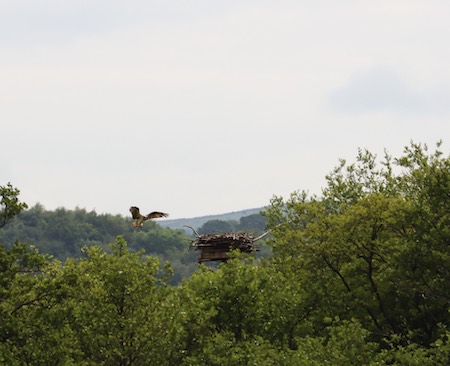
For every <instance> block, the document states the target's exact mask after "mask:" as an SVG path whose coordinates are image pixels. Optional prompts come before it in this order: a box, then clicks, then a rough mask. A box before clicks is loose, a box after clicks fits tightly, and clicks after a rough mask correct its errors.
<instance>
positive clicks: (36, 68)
mask: <svg viewBox="0 0 450 366" xmlns="http://www.w3.org/2000/svg"><path fill="white" fill-rule="evenodd" d="M449 34H450V2H449V1H447V0H428V1H422V0H420V1H416V0H377V1H365V0H341V1H332V0H295V1H294V0H292V1H289V0H286V1H285V0H274V1H268V0H238V1H235V0H227V1H212V0H192V1H189V0H183V1H182V0H166V1H162V0H159V1H152V0H89V1H87V0H86V1H84V0H76V1H75V0H67V1H60V0H40V1H37V0H14V1H7V0H0V141H1V145H0V146H1V150H2V157H1V158H0V185H2V186H4V185H6V184H7V183H8V182H11V184H12V185H13V186H14V187H16V188H18V189H19V190H20V196H19V198H20V199H21V201H23V202H26V203H27V204H28V205H29V206H30V207H31V206H33V205H34V204H36V203H40V204H41V205H43V206H44V207H45V208H46V209H48V210H53V209H56V208H58V207H65V208H67V209H74V208H77V207H78V208H84V209H86V210H88V211H91V210H95V211H96V212H97V213H99V214H102V213H110V214H120V215H124V216H126V215H129V212H128V208H129V207H130V206H131V205H136V206H139V207H140V208H141V210H142V211H149V212H150V211H154V210H158V211H165V212H168V213H169V214H170V218H172V219H175V218H188V217H196V216H204V215H210V214H220V213H226V212H231V211H239V210H243V209H249V208H256V207H263V206H266V205H268V204H269V203H270V200H271V198H272V197H274V196H281V197H284V198H288V197H289V195H290V194H291V193H293V192H295V191H302V190H305V191H308V192H310V193H311V194H320V192H321V188H323V187H324V185H325V176H326V175H327V174H328V173H329V172H330V171H331V170H332V169H333V168H334V167H336V166H337V165H338V164H339V159H346V160H348V161H349V162H352V161H355V159H356V155H357V152H358V148H362V149H368V150H370V151H371V152H374V153H376V154H378V156H380V157H382V156H383V154H384V153H383V152H384V150H387V151H388V152H389V153H390V154H391V155H393V156H400V155H401V154H402V152H403V148H404V147H405V146H406V145H409V143H410V141H414V142H417V143H424V144H428V145H429V146H430V147H432V146H434V145H435V143H436V142H437V141H439V140H443V142H444V144H443V146H442V149H443V150H444V152H446V153H448V151H449V141H448V140H449V137H450V123H449V117H450V67H449V65H450V47H448V37H449Z"/></svg>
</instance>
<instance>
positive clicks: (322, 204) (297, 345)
mask: <svg viewBox="0 0 450 366" xmlns="http://www.w3.org/2000/svg"><path fill="white" fill-rule="evenodd" d="M19 193H20V192H19V190H18V189H17V188H15V187H13V186H12V185H11V184H7V185H6V186H1V187H0V194H1V198H2V200H1V207H0V241H1V242H2V243H3V245H1V246H0V339H1V343H0V364H2V365H3V364H4V365H12V366H14V365H430V366H431V365H433V366H434V365H448V364H450V342H449V336H450V331H449V329H448V325H449V319H450V312H449V310H450V157H448V156H445V155H444V154H443V152H442V150H441V144H440V143H438V144H437V147H436V149H434V150H430V149H428V147H427V146H426V145H420V144H414V143H411V144H410V145H409V146H407V147H405V150H404V152H403V154H402V155H401V156H399V157H397V158H393V157H391V156H389V155H387V154H386V156H385V157H384V158H383V159H381V161H379V160H378V159H376V157H375V156H374V155H373V154H372V153H370V152H369V151H365V150H360V151H359V153H358V155H357V157H356V160H355V162H353V163H347V162H346V161H344V160H341V161H340V163H339V165H338V166H337V167H336V168H335V169H334V170H333V171H332V172H331V173H330V174H329V175H327V177H326V186H325V187H324V188H323V190H322V193H321V195H319V196H316V195H309V194H307V193H306V192H302V191H299V192H293V193H292V194H291V196H290V197H289V198H287V199H285V198H282V197H273V199H272V200H271V202H270V205H268V206H267V208H266V209H265V211H264V212H263V215H264V217H263V220H261V219H259V218H256V217H254V218H251V219H249V220H250V221H252V222H253V221H256V222H258V223H259V224H258V225H260V224H261V223H263V224H264V225H266V226H267V227H268V228H270V229H271V230H272V232H271V234H272V236H271V237H270V238H269V239H268V244H269V245H270V247H271V254H270V255H267V256H263V257H261V258H259V259H255V258H254V257H253V256H251V255H250V256H249V255H246V254H243V253H239V252H233V253H232V254H231V256H232V259H231V260H229V261H228V262H226V263H222V264H221V265H220V266H218V267H209V266H207V265H200V266H199V265H196V264H195V260H196V259H195V258H196V257H195V251H192V250H191V251H189V245H190V238H189V236H186V234H185V233H184V232H183V231H172V230H169V229H163V228H161V227H160V226H159V225H158V224H156V223H150V224H149V225H146V226H145V227H144V228H143V229H142V230H132V229H130V221H129V220H127V219H125V218H123V217H120V216H118V217H116V216H109V215H97V214H95V213H93V212H85V211H84V210H80V209H77V210H74V211H68V210H64V209H60V210H56V211H45V210H44V209H43V207H41V206H39V205H37V206H35V207H32V208H31V209H27V206H26V204H25V203H23V202H21V201H20V200H19ZM244 222H245V220H244ZM214 224H217V225H218V226H216V228H217V230H218V231H220V230H223V229H225V227H226V228H227V229H233V230H237V229H240V228H241V227H240V226H241V224H242V225H244V224H243V223H242V222H234V223H228V224H230V226H226V224H225V225H223V224H222V223H217V222H216V223H214V222H213V223H210V224H209V225H210V226H206V227H202V228H201V229H202V230H205V232H210V231H212V230H214V229H213V227H214ZM253 224H254V225H256V224H255V223H253ZM220 225H222V226H220ZM257 229H258V230H261V226H258V228H257ZM11 240H14V242H11ZM37 243H38V244H37ZM62 243H64V245H62ZM31 244H33V245H31ZM50 254H51V256H50ZM190 256H192V257H190ZM172 258H174V259H176V260H175V262H177V261H178V262H180V263H181V262H182V261H183V260H185V261H186V263H188V262H189V261H190V263H191V264H192V266H193V267H192V272H189V271H186V272H185V273H183V275H182V276H181V277H183V278H184V279H183V280H181V277H180V278H179V279H178V280H177V281H173V277H174V273H176V268H177V266H178V268H179V269H181V268H182V266H180V265H179V263H178V264H177V263H172V261H171V259H172ZM184 258H186V259H184ZM187 258H190V259H189V260H188V259H187ZM166 261H167V262H166ZM188 272H189V273H188Z"/></svg>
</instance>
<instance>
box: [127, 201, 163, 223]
mask: <svg viewBox="0 0 450 366" xmlns="http://www.w3.org/2000/svg"><path fill="white" fill-rule="evenodd" d="M130 212H131V216H132V217H133V220H134V221H133V223H132V224H131V225H132V226H133V227H135V228H138V227H141V226H142V225H143V224H144V221H147V220H151V219H157V218H159V217H167V216H169V214H166V213H165V212H160V211H153V212H150V213H149V214H148V215H147V216H144V215H142V214H141V213H140V212H139V208H138V207H136V206H131V207H130Z"/></svg>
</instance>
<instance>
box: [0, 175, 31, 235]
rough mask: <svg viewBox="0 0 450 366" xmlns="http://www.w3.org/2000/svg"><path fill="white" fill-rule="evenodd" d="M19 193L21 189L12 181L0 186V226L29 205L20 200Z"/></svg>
mask: <svg viewBox="0 0 450 366" xmlns="http://www.w3.org/2000/svg"><path fill="white" fill-rule="evenodd" d="M19 193H20V191H19V190H18V189H17V188H14V187H13V186H12V185H11V183H7V184H6V186H0V196H1V200H0V228H1V227H3V226H5V225H6V224H7V223H8V222H9V221H11V220H12V219H13V218H14V217H15V216H17V215H18V214H19V213H20V212H21V211H23V210H24V209H26V208H27V207H28V206H27V204H26V203H23V202H20V201H19V198H18V196H19Z"/></svg>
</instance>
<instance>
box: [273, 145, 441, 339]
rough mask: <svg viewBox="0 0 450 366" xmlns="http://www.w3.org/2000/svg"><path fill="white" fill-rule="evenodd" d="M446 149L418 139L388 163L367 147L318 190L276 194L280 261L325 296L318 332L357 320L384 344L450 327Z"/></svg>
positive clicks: (435, 333)
mask: <svg viewBox="0 0 450 366" xmlns="http://www.w3.org/2000/svg"><path fill="white" fill-rule="evenodd" d="M439 146H440V144H438V147H437V150H436V151H435V152H434V153H428V148H427V147H426V146H421V145H416V144H411V146H410V147H407V148H405V155H404V156H402V157H400V158H398V159H392V157H390V156H389V155H387V154H386V156H385V158H384V160H383V161H382V162H381V167H380V166H378V164H377V161H376V157H375V155H373V154H371V153H370V152H368V151H362V150H361V151H359V154H358V157H357V161H356V163H354V164H350V165H347V163H346V162H345V161H341V164H340V165H339V166H338V167H337V168H336V169H335V170H334V171H333V172H332V173H331V174H330V175H328V176H327V186H326V187H325V189H324V190H323V194H322V196H321V197H317V196H312V197H309V196H308V195H307V194H305V193H294V194H292V196H291V197H290V199H289V200H287V201H286V202H285V201H284V200H283V199H281V198H277V197H275V198H274V199H273V200H272V205H271V207H270V208H269V209H268V210H267V215H268V218H269V220H270V222H271V225H272V226H273V227H274V225H275V224H278V223H279V222H280V221H281V222H284V225H282V226H279V227H274V241H273V243H274V244H273V246H274V259H273V260H274V262H276V263H278V265H279V266H280V268H283V271H285V272H288V273H296V274H297V281H299V282H300V283H302V284H303V286H305V287H306V286H308V288H309V293H310V296H311V297H312V298H314V297H316V298H318V299H322V300H321V301H319V303H318V306H317V308H316V310H315V314H314V316H313V318H311V320H312V321H313V322H314V324H315V327H316V328H317V329H321V319H324V318H326V317H331V318H333V317H334V316H339V317H340V318H341V319H347V320H351V319H353V318H355V319H358V321H359V322H360V323H361V325H362V326H363V327H364V328H365V329H368V330H370V331H371V332H372V337H374V338H377V339H378V340H379V341H380V340H381V339H383V338H384V337H390V336H393V335H400V339H401V341H402V342H406V341H407V339H411V340H413V341H414V342H417V343H418V344H421V345H425V346H427V345H430V344H431V343H432V342H433V341H435V340H436V339H437V338H438V337H439V334H440V331H439V324H440V323H443V324H448V322H449V320H450V319H449V312H448V303H449V295H448V289H449V288H450V248H449V246H448V243H449V242H450V231H449V229H448V228H449V227H450V210H449V208H450V197H449V193H448V192H450V169H449V167H450V159H449V158H448V157H446V158H445V157H443V154H442V152H441V151H440V150H439ZM398 168H400V169H398ZM394 171H399V173H398V174H394ZM317 334H320V333H317Z"/></svg>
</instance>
